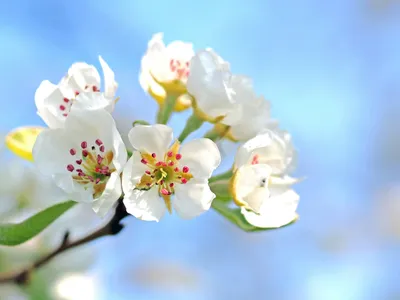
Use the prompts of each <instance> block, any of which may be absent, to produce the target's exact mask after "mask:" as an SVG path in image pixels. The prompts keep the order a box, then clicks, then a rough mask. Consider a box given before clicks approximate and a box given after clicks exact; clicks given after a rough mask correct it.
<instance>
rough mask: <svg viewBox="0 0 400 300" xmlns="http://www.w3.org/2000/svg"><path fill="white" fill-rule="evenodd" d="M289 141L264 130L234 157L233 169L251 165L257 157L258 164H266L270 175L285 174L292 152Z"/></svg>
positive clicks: (273, 132) (274, 132)
mask: <svg viewBox="0 0 400 300" xmlns="http://www.w3.org/2000/svg"><path fill="white" fill-rule="evenodd" d="M288 142H289V140H288V139H287V138H286V139H284V138H283V137H282V136H281V135H279V134H278V132H276V131H272V130H265V131H264V132H262V133H260V134H258V135H257V136H256V137H254V138H252V139H251V140H249V141H247V142H246V143H245V144H243V145H242V146H241V147H240V148H239V150H238V152H237V154H236V157H235V167H236V168H240V167H241V166H243V165H244V164H248V163H251V161H252V159H253V158H254V157H256V156H257V159H258V163H260V164H268V165H269V166H271V167H272V173H273V174H274V175H279V174H282V173H283V172H285V170H286V169H287V168H288V165H289V164H290V163H291V161H292V157H293V151H292V150H291V149H292V148H291V144H290V143H288Z"/></svg>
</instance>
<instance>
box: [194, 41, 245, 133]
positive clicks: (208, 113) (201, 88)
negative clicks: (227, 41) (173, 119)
mask: <svg viewBox="0 0 400 300" xmlns="http://www.w3.org/2000/svg"><path fill="white" fill-rule="evenodd" d="M248 81H249V78H247V77H245V76H239V75H234V74H232V73H231V72H230V66H229V63H228V62H226V61H224V60H223V59H222V58H221V57H220V56H219V55H218V54H217V53H215V52H214V50H212V49H210V48H208V49H205V50H201V51H199V52H197V53H196V55H195V56H194V57H193V59H192V60H191V64H190V73H189V77H188V81H187V90H188V92H189V94H190V95H192V96H193V98H194V102H195V103H194V106H195V110H196V113H197V114H198V115H200V117H202V118H203V119H205V120H206V121H210V122H218V121H221V120H223V121H224V124H227V125H231V124H234V123H235V122H238V121H239V120H240V119H241V117H242V112H241V107H240V105H239V103H238V101H237V99H236V98H237V97H235V94H236V91H235V89H236V87H237V86H241V85H244V84H247V82H248Z"/></svg>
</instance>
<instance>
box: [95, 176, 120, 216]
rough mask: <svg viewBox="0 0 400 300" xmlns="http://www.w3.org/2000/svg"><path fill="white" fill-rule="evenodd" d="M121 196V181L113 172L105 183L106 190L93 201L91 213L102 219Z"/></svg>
mask: <svg viewBox="0 0 400 300" xmlns="http://www.w3.org/2000/svg"><path fill="white" fill-rule="evenodd" d="M121 195H122V188H121V179H120V175H119V173H118V172H113V173H112V174H111V176H110V178H109V179H108V181H107V184H106V188H105V190H104V191H103V193H102V194H101V196H100V197H99V198H97V199H94V201H93V204H92V208H93V211H94V212H95V213H96V214H97V215H98V216H100V217H102V218H103V217H104V216H105V215H106V214H107V213H108V212H109V211H110V209H111V208H112V207H113V206H114V204H115V203H116V202H117V201H118V199H119V197H121Z"/></svg>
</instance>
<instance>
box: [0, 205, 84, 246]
mask: <svg viewBox="0 0 400 300" xmlns="http://www.w3.org/2000/svg"><path fill="white" fill-rule="evenodd" d="M75 204H76V202H74V201H66V202H63V203H58V204H56V205H53V206H51V207H49V208H46V209H45V210H42V211H41V212H39V213H37V214H36V215H34V216H32V217H30V218H29V219H27V220H25V221H23V222H22V223H18V224H0V245H6V246H16V245H19V244H22V243H24V242H26V241H28V240H30V239H31V238H33V237H34V236H36V235H37V234H39V233H40V232H42V231H43V230H44V229H45V228H46V227H47V226H49V225H50V224H51V223H52V222H54V221H55V220H56V219H57V218H58V217H60V216H61V215H62V214H63V213H64V212H66V211H67V210H68V209H70V208H71V207H72V206H74V205H75Z"/></svg>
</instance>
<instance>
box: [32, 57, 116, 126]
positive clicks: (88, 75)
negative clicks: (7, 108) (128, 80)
mask: <svg viewBox="0 0 400 300" xmlns="http://www.w3.org/2000/svg"><path fill="white" fill-rule="evenodd" d="M99 60H100V64H101V67H102V69H103V74H104V92H100V75H99V73H98V71H97V69H96V68H95V67H94V66H92V65H89V64H87V63H83V62H78V63H74V64H73V65H72V66H71V67H70V68H69V70H68V74H67V75H66V76H64V78H62V79H61V81H60V82H59V83H58V84H53V83H51V82H50V81H48V80H44V81H42V82H41V84H40V86H39V87H38V89H37V90H36V93H35V103H36V107H37V113H38V115H39V116H40V117H41V118H42V119H43V121H44V122H45V123H46V124H47V125H48V126H49V127H50V128H61V127H63V126H64V122H65V119H66V118H67V116H68V114H69V112H70V110H71V107H72V106H73V105H74V106H75V105H79V106H80V107H84V108H88V109H97V108H104V109H106V110H108V111H109V112H112V111H113V110H114V104H115V99H114V98H115V92H116V89H117V87H118V84H117V83H116V81H115V78H114V77H115V76H114V72H113V71H112V70H111V68H110V67H109V66H108V64H107V63H106V62H105V61H104V60H103V59H102V58H101V56H99Z"/></svg>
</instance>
